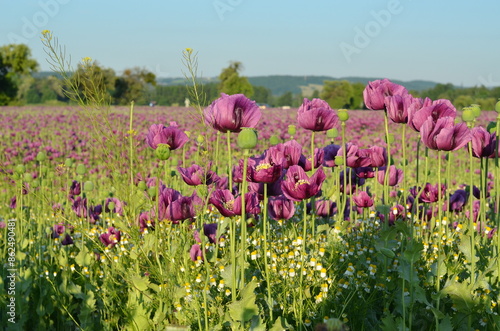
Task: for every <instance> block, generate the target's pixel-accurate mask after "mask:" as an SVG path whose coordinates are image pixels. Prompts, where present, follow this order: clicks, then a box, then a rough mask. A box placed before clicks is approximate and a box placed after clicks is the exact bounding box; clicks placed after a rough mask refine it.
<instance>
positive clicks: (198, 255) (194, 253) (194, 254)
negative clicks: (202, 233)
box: [189, 244, 203, 262]
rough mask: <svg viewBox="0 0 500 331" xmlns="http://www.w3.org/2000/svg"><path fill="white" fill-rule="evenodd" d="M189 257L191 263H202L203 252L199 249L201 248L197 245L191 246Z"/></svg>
mask: <svg viewBox="0 0 500 331" xmlns="http://www.w3.org/2000/svg"><path fill="white" fill-rule="evenodd" d="M189 257H190V258H191V260H192V261H193V262H196V261H198V260H201V261H203V250H202V249H201V246H200V245H198V244H194V245H193V246H191V249H190V250H189Z"/></svg>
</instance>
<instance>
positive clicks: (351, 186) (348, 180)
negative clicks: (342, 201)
mask: <svg viewBox="0 0 500 331" xmlns="http://www.w3.org/2000/svg"><path fill="white" fill-rule="evenodd" d="M346 173H347V176H346V175H345V174H346ZM344 176H345V184H346V185H345V186H344ZM364 184H365V179H364V178H361V177H358V176H357V175H356V172H355V171H354V170H353V169H352V168H347V169H346V171H344V170H342V171H341V172H340V176H339V190H340V192H341V193H343V194H351V193H354V192H356V189H357V187H358V186H363V185H364Z"/></svg>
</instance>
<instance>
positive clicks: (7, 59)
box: [0, 44, 38, 105]
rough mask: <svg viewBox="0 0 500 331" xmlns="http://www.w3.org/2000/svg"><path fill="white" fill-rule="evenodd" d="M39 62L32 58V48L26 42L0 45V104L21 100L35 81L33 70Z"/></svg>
mask: <svg viewBox="0 0 500 331" xmlns="http://www.w3.org/2000/svg"><path fill="white" fill-rule="evenodd" d="M37 69H38V63H37V62H36V60H34V59H32V58H31V50H30V48H29V47H28V46H26V45H24V44H10V45H5V46H2V47H0V105H6V104H9V103H13V102H15V101H19V100H21V99H22V98H23V96H24V95H25V94H26V93H27V91H28V90H29V87H30V85H31V84H32V82H33V78H32V76H31V74H32V72H35V71H37Z"/></svg>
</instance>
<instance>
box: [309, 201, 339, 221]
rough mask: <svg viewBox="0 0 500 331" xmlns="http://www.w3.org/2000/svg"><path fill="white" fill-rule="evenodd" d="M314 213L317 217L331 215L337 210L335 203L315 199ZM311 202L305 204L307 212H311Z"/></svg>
mask: <svg viewBox="0 0 500 331" xmlns="http://www.w3.org/2000/svg"><path fill="white" fill-rule="evenodd" d="M314 206H315V209H314V214H315V215H316V216H319V217H331V216H333V215H335V213H336V212H337V204H336V203H335V202H333V201H331V200H323V199H321V200H316V201H315V202H314ZM310 209H311V204H310V203H308V204H307V212H308V213H309V212H311V210H310Z"/></svg>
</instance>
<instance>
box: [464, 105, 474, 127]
mask: <svg viewBox="0 0 500 331" xmlns="http://www.w3.org/2000/svg"><path fill="white" fill-rule="evenodd" d="M475 119H476V116H475V115H474V110H473V109H472V107H465V108H464V111H463V112H462V120H463V121H464V122H467V123H469V122H472V121H474V120H475Z"/></svg>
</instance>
